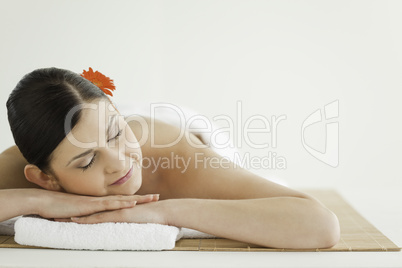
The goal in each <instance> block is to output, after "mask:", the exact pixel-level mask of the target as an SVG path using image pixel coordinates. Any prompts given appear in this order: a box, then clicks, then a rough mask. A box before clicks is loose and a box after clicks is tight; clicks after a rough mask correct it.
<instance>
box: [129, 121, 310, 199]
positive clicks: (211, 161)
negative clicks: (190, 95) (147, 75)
mask: <svg viewBox="0 0 402 268" xmlns="http://www.w3.org/2000/svg"><path fill="white" fill-rule="evenodd" d="M144 119H145V121H146V122H147V123H148V124H149V126H150V124H151V120H150V119H149V118H144ZM136 124H137V125H133V126H132V127H133V129H134V130H136V131H137V133H138V131H139V126H138V123H136ZM154 124H155V126H154V128H153V130H154V133H153V135H154V141H155V143H156V144H165V145H166V144H169V143H171V144H170V145H169V146H166V147H164V148H152V146H151V143H150V141H148V143H145V144H144V147H143V148H145V151H147V152H148V153H149V154H151V155H153V156H154V157H159V158H165V159H167V161H168V164H166V166H165V167H162V166H159V167H157V168H158V169H159V171H160V172H161V174H162V176H163V185H164V186H163V187H164V193H165V194H164V199H169V198H205V199H252V198H266V197H280V196H293V197H301V198H308V197H310V196H308V195H307V194H305V193H302V192H299V191H296V190H293V189H290V188H288V187H285V186H282V185H280V184H277V183H274V182H271V181H269V180H267V179H265V178H262V177H260V176H258V175H256V174H254V173H252V172H250V171H248V170H246V169H243V168H241V167H239V166H237V165H235V164H234V163H233V162H230V161H229V160H228V159H226V158H224V157H222V156H221V155H219V154H217V153H216V152H215V151H213V150H212V149H211V148H210V147H208V146H206V145H204V146H201V145H203V143H202V142H201V140H200V139H199V137H197V136H195V135H193V134H191V133H187V132H185V131H184V134H183V130H181V129H179V128H177V127H175V126H172V125H169V124H166V123H164V122H161V121H157V120H155V122H154ZM137 133H136V135H137ZM140 136H141V134H140ZM148 137H149V138H151V134H148ZM138 139H140V137H139V138H138ZM161 196H162V195H161Z"/></svg>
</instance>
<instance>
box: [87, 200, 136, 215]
mask: <svg viewBox="0 0 402 268" xmlns="http://www.w3.org/2000/svg"><path fill="white" fill-rule="evenodd" d="M95 202H96V205H97V206H96V210H95V211H93V212H92V213H94V212H99V211H106V210H116V209H123V208H130V207H134V206H135V204H136V203H137V201H136V200H114V199H98V200H96V201H95ZM86 214H91V212H89V213H86Z"/></svg>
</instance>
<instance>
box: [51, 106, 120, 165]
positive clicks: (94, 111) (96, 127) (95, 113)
mask: <svg viewBox="0 0 402 268" xmlns="http://www.w3.org/2000/svg"><path fill="white" fill-rule="evenodd" d="M75 112H80V119H79V121H78V122H77V124H76V125H75V126H74V127H73V129H72V130H71V131H69V132H68V134H67V135H66V137H65V138H64V139H63V140H62V141H61V142H60V144H59V145H58V146H57V147H56V149H55V150H54V152H53V157H52V158H53V159H64V158H69V157H71V156H73V155H74V154H77V153H82V152H83V150H88V149H92V148H95V147H98V146H99V145H101V144H100V142H101V141H102V140H103V138H104V137H107V133H106V131H107V129H108V127H109V125H110V123H112V125H111V128H113V127H114V126H116V124H118V122H119V113H118V111H116V109H115V108H114V107H113V105H111V104H110V103H108V101H103V100H102V101H96V102H92V103H85V104H83V105H80V107H76V111H75ZM65 120H66V122H65V125H68V123H69V122H68V120H70V118H69V117H68V116H67V117H66V119H65ZM113 122H114V123H113ZM67 129H68V128H67Z"/></svg>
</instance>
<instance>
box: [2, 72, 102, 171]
mask: <svg viewBox="0 0 402 268" xmlns="http://www.w3.org/2000/svg"><path fill="white" fill-rule="evenodd" d="M98 98H107V97H106V95H105V93H103V91H101V90H100V89H99V88H98V87H97V86H95V85H94V84H92V83H91V82H90V81H89V80H87V79H85V78H83V77H82V76H80V75H79V74H77V73H74V72H71V71H68V70H64V69H58V68H54V67H53V68H43V69H37V70H35V71H33V72H31V73H28V74H26V75H25V76H24V77H23V78H22V79H21V80H20V81H19V82H18V84H17V86H16V87H15V88H14V90H13V91H12V92H11V94H10V96H9V98H8V100H7V114H8V122H9V123H10V127H11V131H12V133H13V137H14V141H15V144H16V145H17V146H18V148H19V150H20V151H21V153H22V155H23V156H24V157H25V159H26V160H27V161H28V162H29V163H31V164H34V165H36V166H37V167H38V168H40V169H41V170H42V171H43V172H47V171H51V169H50V158H51V154H52V152H53V150H54V149H55V148H56V147H57V145H58V144H59V143H60V142H61V141H62V140H63V139H64V138H65V137H66V135H67V134H68V133H65V132H66V131H65V130H64V120H65V118H66V115H67V114H68V112H69V111H70V110H71V109H72V108H73V107H74V106H76V105H79V104H82V103H85V102H89V101H92V100H95V99H98ZM80 116H81V112H80V110H78V111H77V112H76V113H74V116H73V117H72V119H71V129H72V128H73V127H74V126H75V125H76V124H77V122H78V121H79V119H80Z"/></svg>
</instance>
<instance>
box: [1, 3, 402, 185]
mask: <svg viewBox="0 0 402 268" xmlns="http://www.w3.org/2000/svg"><path fill="white" fill-rule="evenodd" d="M0 3H1V10H2V12H1V13H2V15H1V16H0V36H1V42H0V78H1V79H0V81H1V83H2V88H1V91H0V100H1V113H0V124H1V125H2V126H4V127H2V130H1V137H2V139H1V143H0V149H1V150H3V149H5V148H7V147H8V146H10V145H12V144H13V140H12V135H11V133H10V130H9V127H8V121H7V115H6V108H5V103H6V100H7V97H8V94H9V93H10V92H11V90H12V89H13V88H14V86H15V85H16V83H17V82H18V80H19V79H20V78H21V77H22V76H23V75H24V74H26V73H28V72H30V71H32V70H33V69H35V68H40V67H50V66H56V67H60V68H66V69H70V70H73V71H76V72H81V71H82V70H83V69H87V68H88V67H89V66H92V67H93V68H94V69H97V70H100V71H101V72H103V73H105V74H106V75H108V76H110V77H112V78H113V79H114V80H115V84H116V86H117V88H118V89H117V91H116V93H115V98H114V100H115V101H116V102H117V103H119V102H120V103H123V102H125V101H126V100H133V101H164V102H171V103H175V104H182V105H186V106H188V107H192V108H193V109H195V110H198V111H200V112H202V113H204V114H206V115H208V116H209V117H213V116H215V115H218V114H227V115H229V116H231V117H232V118H234V119H235V117H236V103H237V101H238V100H240V101H241V102H242V108H243V118H244V120H245V119H247V118H248V117H250V116H252V115H256V114H261V115H263V116H265V117H267V118H269V119H270V118H271V116H273V115H275V116H280V115H286V118H287V119H286V120H284V121H282V122H280V124H279V126H278V134H277V135H278V139H277V147H276V148H272V147H269V148H266V149H252V148H249V146H244V145H243V146H242V147H241V148H240V149H241V151H242V152H243V153H244V152H251V154H252V155H254V156H260V157H263V156H265V155H267V153H268V152H269V151H271V152H275V153H277V155H279V156H282V157H284V158H285V159H286V163H287V166H286V169H284V170H275V169H258V170H255V172H257V173H259V174H261V175H267V174H276V175H277V176H279V177H282V178H284V179H286V180H287V181H288V182H289V184H290V185H291V186H305V187H311V186H317V187H335V188H344V187H385V186H389V187H400V186H401V184H400V182H399V181H400V180H401V179H402V178H401V171H400V168H399V164H400V163H399V162H400V160H401V157H400V152H401V149H402V141H401V140H402V139H401V137H402V127H401V120H400V116H401V115H402V108H401V104H400V103H401V95H402V94H401V93H400V91H401V86H402V78H401V77H402V76H401V74H402V35H401V32H402V2H401V1H111V0H109V1H104V0H103V1H99V0H96V1H95V0H91V1H77V0H75V1H50V0H48V1H44V0H43V1H31V0H24V1H21V0H19V1H15V0H7V1H6V0H2V1H1V2H0ZM336 100H338V101H339V117H338V118H336V119H335V120H332V121H334V122H336V121H338V122H339V165H338V166H337V167H335V168H334V167H331V166H329V165H326V164H324V163H322V162H320V161H318V160H317V159H316V158H314V157H312V156H311V155H310V154H309V153H308V152H307V151H306V150H305V149H304V148H303V146H302V142H301V126H302V123H303V121H304V120H305V119H306V118H307V117H308V116H309V115H310V114H311V113H313V112H314V111H315V110H317V109H319V108H323V107H324V106H325V105H326V104H328V103H331V102H333V101H336ZM243 122H244V121H243ZM257 123H258V122H256V124H255V125H254V126H255V127H257V125H259V126H260V127H261V126H262V125H261V124H257ZM305 134H306V142H307V143H308V144H309V145H310V146H311V147H314V148H317V149H320V150H323V149H324V144H325V123H324V122H322V123H318V124H315V125H313V126H311V127H310V128H309V129H307V130H306V132H305ZM252 137H253V140H254V141H255V142H256V143H262V142H266V141H267V139H268V138H269V137H270V136H269V135H268V136H264V135H261V134H258V135H254V136H252Z"/></svg>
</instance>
